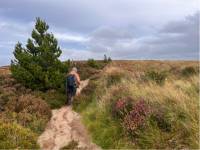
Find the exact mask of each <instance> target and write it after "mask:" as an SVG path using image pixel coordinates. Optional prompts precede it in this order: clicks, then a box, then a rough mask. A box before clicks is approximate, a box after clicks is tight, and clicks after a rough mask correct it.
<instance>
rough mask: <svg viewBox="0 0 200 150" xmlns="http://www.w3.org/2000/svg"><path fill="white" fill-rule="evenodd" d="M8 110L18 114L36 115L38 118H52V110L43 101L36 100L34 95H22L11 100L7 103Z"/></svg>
mask: <svg viewBox="0 0 200 150" xmlns="http://www.w3.org/2000/svg"><path fill="white" fill-rule="evenodd" d="M7 109H8V110H9V111H13V112H16V113H19V112H26V113H30V114H33V113H34V114H36V115H37V117H44V116H47V118H50V116H51V110H50V108H49V106H48V104H46V103H45V102H44V101H43V100H42V99H40V98H36V97H34V96H32V95H29V94H27V95H22V96H20V97H19V98H18V99H13V100H10V101H9V102H8V103H7Z"/></svg>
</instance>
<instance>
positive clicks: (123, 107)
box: [111, 97, 133, 120]
mask: <svg viewBox="0 0 200 150" xmlns="http://www.w3.org/2000/svg"><path fill="white" fill-rule="evenodd" d="M132 102H133V99H132V98H131V97H126V98H123V99H119V100H117V101H115V102H114V103H113V104H112V107H111V108H112V115H113V117H115V118H119V119H122V120H123V119H124V117H125V116H126V115H127V114H128V113H129V112H130V111H131V110H132V107H133V105H132Z"/></svg>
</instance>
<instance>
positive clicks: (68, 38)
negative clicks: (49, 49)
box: [53, 32, 88, 42]
mask: <svg viewBox="0 0 200 150" xmlns="http://www.w3.org/2000/svg"><path fill="white" fill-rule="evenodd" d="M53 34H54V36H55V37H56V38H57V39H58V40H61V41H67V42H68V41H71V42H86V41H88V38H87V37H84V36H81V35H73V34H68V33H57V32H55V33H53Z"/></svg>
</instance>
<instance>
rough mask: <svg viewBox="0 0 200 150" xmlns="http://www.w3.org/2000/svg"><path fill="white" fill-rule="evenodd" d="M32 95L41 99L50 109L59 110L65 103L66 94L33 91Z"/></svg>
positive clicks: (52, 91)
mask: <svg viewBox="0 0 200 150" xmlns="http://www.w3.org/2000/svg"><path fill="white" fill-rule="evenodd" d="M34 95H35V96H37V97H40V98H42V99H43V100H44V101H45V102H46V103H47V104H48V105H49V107H50V108H51V109H56V108H60V107H62V106H63V105H64V104H65V102H66V94H65V93H62V92H59V91H56V90H48V91H46V92H41V91H34Z"/></svg>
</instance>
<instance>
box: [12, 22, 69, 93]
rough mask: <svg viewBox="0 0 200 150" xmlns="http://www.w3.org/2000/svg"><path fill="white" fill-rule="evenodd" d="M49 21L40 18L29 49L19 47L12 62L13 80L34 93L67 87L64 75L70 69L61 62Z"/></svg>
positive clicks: (29, 40)
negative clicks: (33, 90)
mask: <svg viewBox="0 0 200 150" xmlns="http://www.w3.org/2000/svg"><path fill="white" fill-rule="evenodd" d="M48 29H49V26H48V25H47V24H46V22H45V21H43V20H41V19H40V18H36V24H35V29H33V31H32V38H29V39H28V40H27V44H26V48H23V47H22V44H21V43H19V42H18V43H17V44H16V46H15V50H14V52H13V54H14V56H15V59H14V60H12V61H11V71H12V75H13V77H14V78H15V79H16V80H18V81H19V82H21V83H22V84H23V85H25V86H27V87H29V88H31V89H40V90H47V89H51V88H54V89H56V88H63V87H64V74H65V73H66V71H67V69H68V66H66V65H64V64H63V63H62V62H61V61H60V60H59V59H58V58H59V56H60V55H61V53H62V51H61V49H60V47H59V46H58V42H57V40H56V39H55V38H54V35H53V34H52V33H48V32H47V30H48Z"/></svg>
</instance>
